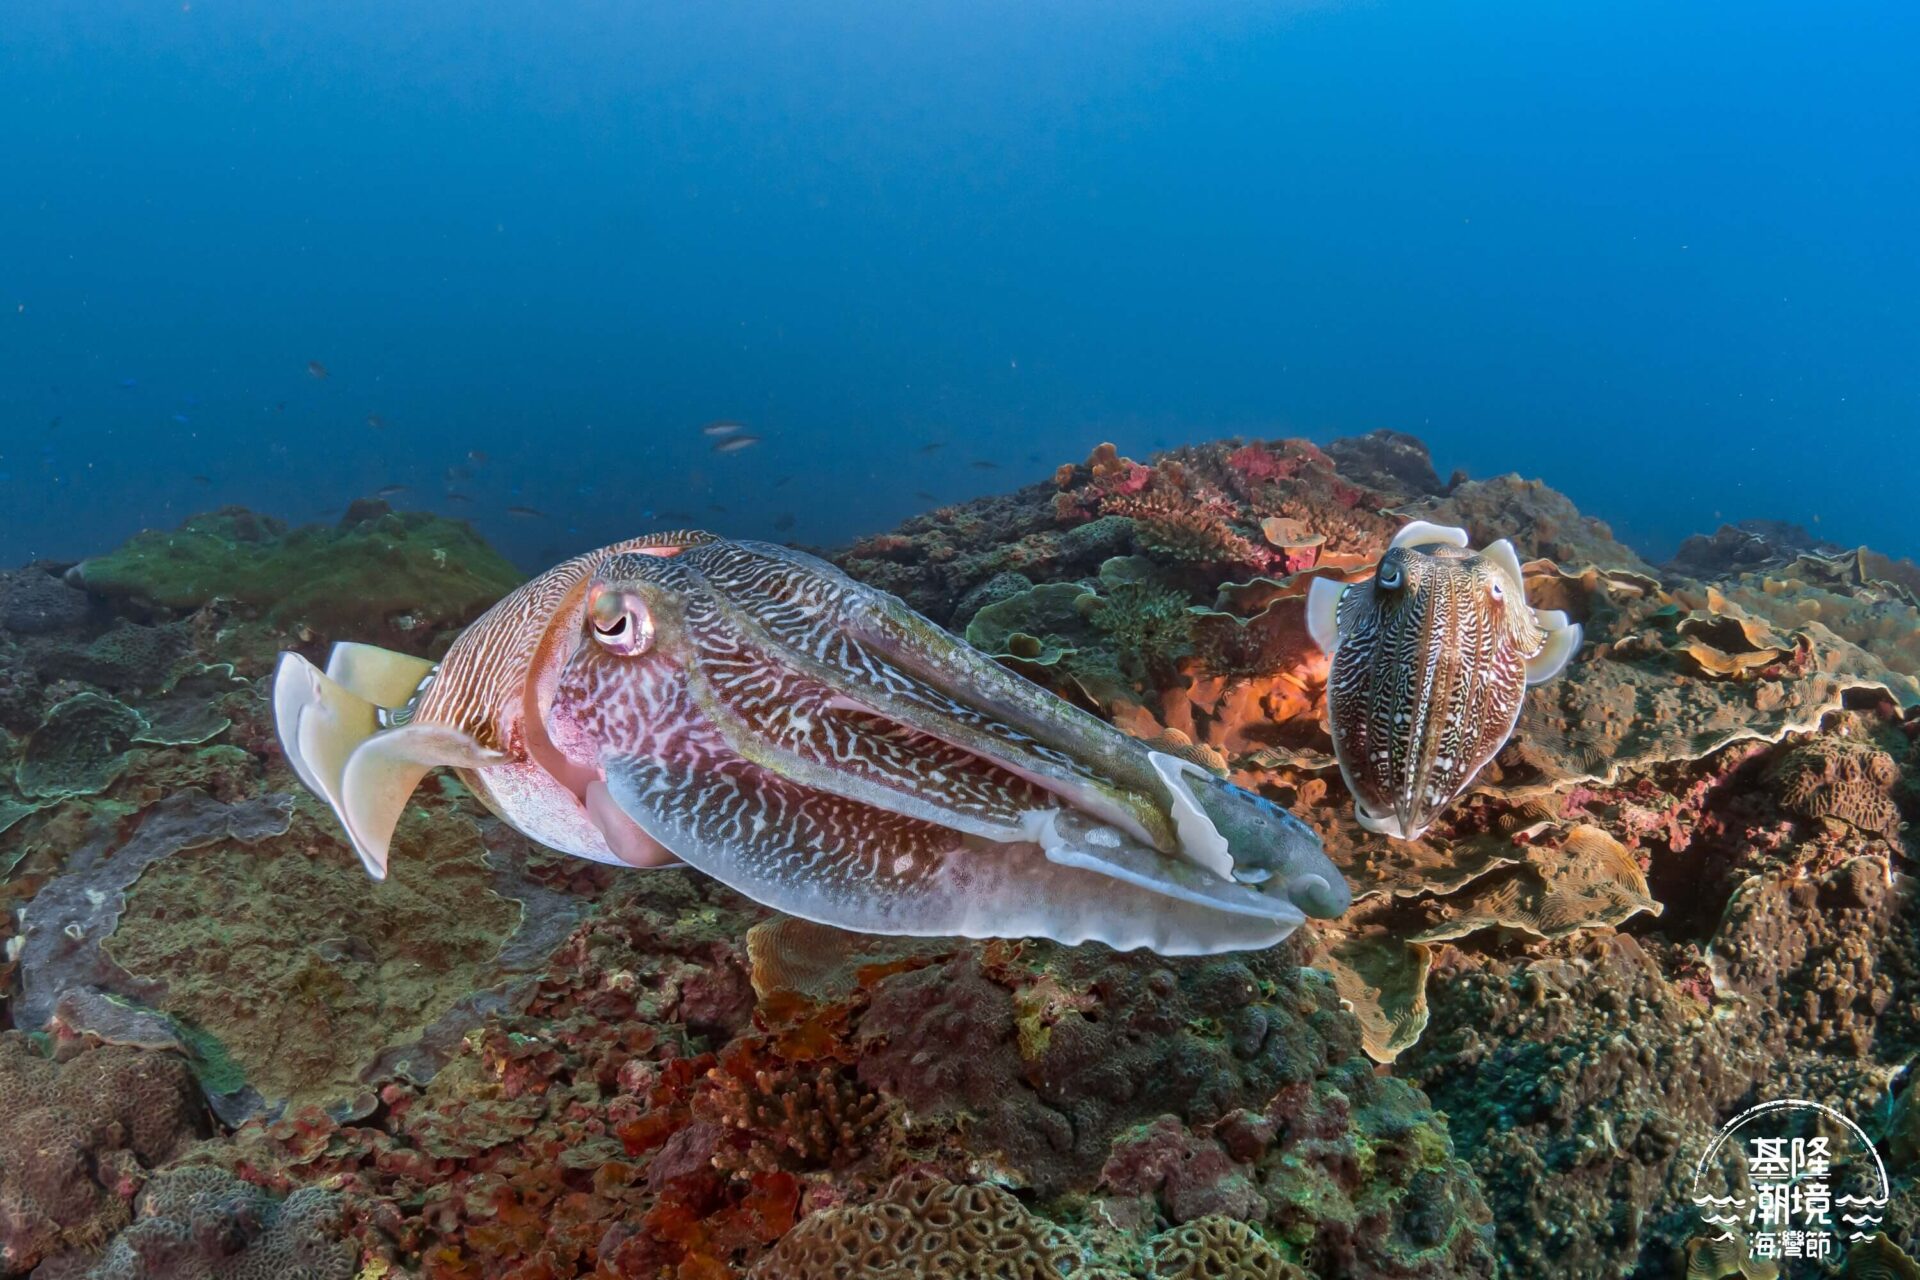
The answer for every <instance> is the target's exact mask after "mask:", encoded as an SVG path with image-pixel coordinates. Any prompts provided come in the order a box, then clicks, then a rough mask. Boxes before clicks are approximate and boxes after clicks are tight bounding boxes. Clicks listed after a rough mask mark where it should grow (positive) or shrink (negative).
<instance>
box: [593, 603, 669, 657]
mask: <svg viewBox="0 0 1920 1280" xmlns="http://www.w3.org/2000/svg"><path fill="white" fill-rule="evenodd" d="M587 614H588V618H589V620H590V622H591V625H592V627H593V638H594V639H596V640H598V641H599V642H600V644H601V646H602V647H604V648H605V649H607V650H608V651H609V652H611V653H615V654H619V655H621V656H623V657H630V656H632V655H634V654H637V653H642V652H644V651H645V650H646V649H648V648H649V647H650V646H651V645H652V644H653V613H652V611H651V610H650V609H648V608H647V603H646V601H645V600H643V599H641V598H640V596H639V594H638V593H636V592H629V591H618V590H602V591H599V592H598V593H596V594H595V596H594V598H593V603H592V604H591V605H590V606H588V610H587Z"/></svg>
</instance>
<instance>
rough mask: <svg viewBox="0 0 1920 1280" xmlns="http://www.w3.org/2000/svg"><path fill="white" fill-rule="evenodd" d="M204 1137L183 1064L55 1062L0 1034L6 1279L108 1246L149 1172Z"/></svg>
mask: <svg viewBox="0 0 1920 1280" xmlns="http://www.w3.org/2000/svg"><path fill="white" fill-rule="evenodd" d="M205 1131H206V1111H205V1108H204V1107H203V1106H202V1105H201V1103H200V1101H199V1095H198V1091H197V1090H196V1089H195V1087H194V1083H193V1076H192V1074H191V1073H190V1072H189V1071H188V1069H187V1064H186V1063H185V1061H184V1060H182V1059H181V1058H179V1057H177V1056H174V1055H172V1054H164V1053H150V1052H145V1051H142V1050H138V1049H131V1048H121V1047H112V1046H109V1047H104V1048H97V1049H88V1050H83V1051H82V1052H81V1053H79V1054H78V1055H77V1056H75V1057H73V1058H70V1059H68V1060H67V1061H65V1062H56V1061H54V1060H52V1059H50V1058H45V1057H42V1056H41V1055H40V1054H39V1053H37V1052H35V1051H34V1049H33V1047H32V1044H31V1042H30V1041H29V1040H28V1038H27V1037H26V1035H24V1034H23V1033H21V1032H18V1031H7V1032H0V1275H10V1274H15V1273H23V1272H25V1271H27V1270H29V1269H31V1268H32V1267H33V1266H34V1264H35V1263H37V1262H39V1261H41V1260H42V1259H44V1258H47V1257H50V1256H52V1255H54V1254H57V1253H62V1252H66V1251H69V1250H72V1249H95V1248H98V1247H99V1246H100V1245H102V1244H104V1243H105V1242H106V1239H107V1237H108V1235H110V1234H111V1233H112V1232H113V1231H114V1230H115V1229H117V1228H118V1227H120V1226H122V1225H123V1224H124V1223H125V1222H126V1221H127V1220H128V1217H129V1207H128V1206H129V1202H130V1201H131V1200H132V1198H133V1194H134V1192H135V1190H137V1189H138V1188H139V1186H140V1184H141V1183H142V1182H143V1181H144V1180H145V1178H146V1170H148V1169H151V1168H153V1167H155V1166H157V1165H159V1164H161V1163H164V1162H165V1161H167V1160H169V1159H171V1158H172V1157H173V1156H174V1155H175V1153H176V1152H177V1151H178V1150H179V1149H180V1147H181V1146H182V1145H183V1144H184V1143H186V1142H187V1141H188V1140H190V1139H193V1138H197V1137H200V1136H201V1135H203V1134H204V1133H205Z"/></svg>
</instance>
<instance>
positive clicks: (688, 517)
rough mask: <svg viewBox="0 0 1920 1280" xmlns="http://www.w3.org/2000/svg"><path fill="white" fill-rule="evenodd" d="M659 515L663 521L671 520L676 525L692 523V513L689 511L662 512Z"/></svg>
mask: <svg viewBox="0 0 1920 1280" xmlns="http://www.w3.org/2000/svg"><path fill="white" fill-rule="evenodd" d="M660 514H661V516H662V517H664V518H665V519H668V520H671V521H673V522H674V523H676V524H690V523H692V521H693V512H691V511H662V512H661V513H660Z"/></svg>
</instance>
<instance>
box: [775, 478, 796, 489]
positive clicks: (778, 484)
mask: <svg viewBox="0 0 1920 1280" xmlns="http://www.w3.org/2000/svg"><path fill="white" fill-rule="evenodd" d="M792 483H793V477H792V476H781V477H780V478H779V479H778V480H775V481H774V482H773V487H774V488H776V489H784V488H786V487H787V486H788V485H790V484H792Z"/></svg>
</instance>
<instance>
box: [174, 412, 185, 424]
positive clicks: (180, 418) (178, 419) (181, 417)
mask: <svg viewBox="0 0 1920 1280" xmlns="http://www.w3.org/2000/svg"><path fill="white" fill-rule="evenodd" d="M173 420H174V421H175V422H177V423H179V424H180V425H181V426H183V427H184V426H187V425H188V422H189V420H188V418H187V415H186V414H184V413H176V414H174V415H173Z"/></svg>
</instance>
